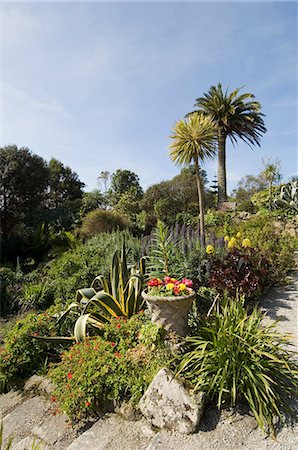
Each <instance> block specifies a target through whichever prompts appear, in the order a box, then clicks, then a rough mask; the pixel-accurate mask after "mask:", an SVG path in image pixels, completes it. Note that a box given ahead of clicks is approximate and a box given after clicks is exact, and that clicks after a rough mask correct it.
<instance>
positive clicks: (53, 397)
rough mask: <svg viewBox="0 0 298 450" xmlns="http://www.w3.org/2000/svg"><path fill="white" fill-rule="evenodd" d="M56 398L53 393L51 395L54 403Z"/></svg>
mask: <svg viewBox="0 0 298 450" xmlns="http://www.w3.org/2000/svg"><path fill="white" fill-rule="evenodd" d="M56 400H57V399H56V397H55V396H54V395H53V396H52V397H51V401H52V402H53V403H54V402H55V401H56Z"/></svg>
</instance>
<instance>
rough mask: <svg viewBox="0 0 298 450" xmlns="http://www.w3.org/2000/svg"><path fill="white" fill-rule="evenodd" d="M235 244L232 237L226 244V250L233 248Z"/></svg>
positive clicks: (235, 241) (234, 239)
mask: <svg viewBox="0 0 298 450" xmlns="http://www.w3.org/2000/svg"><path fill="white" fill-rule="evenodd" d="M236 243H237V240H236V238H234V237H232V238H231V239H230V240H229V242H228V248H234V247H235V245H236Z"/></svg>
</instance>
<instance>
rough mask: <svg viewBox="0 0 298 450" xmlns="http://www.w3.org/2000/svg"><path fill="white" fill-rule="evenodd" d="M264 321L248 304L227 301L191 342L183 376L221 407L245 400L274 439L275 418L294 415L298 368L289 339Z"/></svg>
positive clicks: (257, 310)
mask: <svg viewBox="0 0 298 450" xmlns="http://www.w3.org/2000/svg"><path fill="white" fill-rule="evenodd" d="M264 318H265V317H264V314H263V313H262V312H261V310H259V309H257V308H255V309H254V310H253V312H252V313H251V314H248V312H247V310H246V308H245V307H244V302H243V301H240V300H234V301H224V302H223V304H222V306H221V307H220V309H219V310H217V311H216V312H215V313H214V314H213V315H212V316H211V317H210V318H208V319H205V322H204V323H201V324H200V326H199V327H198V334H197V335H196V336H192V337H189V338H187V339H186V342H187V344H188V346H189V347H188V350H187V351H186V353H185V355H184V356H183V359H182V361H181V364H180V367H179V373H180V372H182V373H183V374H184V376H185V377H186V378H188V379H190V380H191V381H192V382H193V383H194V385H195V389H196V390H203V391H205V392H206V393H207V396H208V398H209V399H210V400H216V402H217V405H218V407H221V405H222V404H223V403H224V402H229V403H230V404H231V405H232V406H233V405H235V403H236V402H237V401H238V400H239V399H241V398H242V399H243V398H244V399H245V400H246V401H247V403H248V405H249V407H250V409H251V411H252V412H253V414H254V416H255V418H256V421H257V423H258V425H259V426H260V428H261V429H262V430H265V429H266V426H268V427H269V432H271V433H272V434H274V431H275V430H274V419H275V418H276V417H278V418H279V419H280V420H283V413H286V414H292V411H291V408H290V406H289V401H290V399H291V397H296V398H298V379H297V376H298V364H297V362H296V361H295V359H294V358H293V357H294V355H295V352H292V351H290V350H288V349H287V346H288V345H289V341H288V339H287V337H286V336H285V335H283V334H281V333H279V332H278V331H277V330H276V327H275V323H273V324H269V325H268V324H267V325H265V321H264ZM296 355H297V353H296Z"/></svg>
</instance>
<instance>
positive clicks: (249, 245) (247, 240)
mask: <svg viewBox="0 0 298 450" xmlns="http://www.w3.org/2000/svg"><path fill="white" fill-rule="evenodd" d="M242 247H244V248H247V247H251V241H250V240H249V239H247V238H245V239H243V241H242Z"/></svg>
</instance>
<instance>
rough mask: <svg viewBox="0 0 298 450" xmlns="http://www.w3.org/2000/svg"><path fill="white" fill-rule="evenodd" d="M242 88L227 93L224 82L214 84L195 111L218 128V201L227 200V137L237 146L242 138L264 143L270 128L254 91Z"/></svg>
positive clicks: (256, 143)
mask: <svg viewBox="0 0 298 450" xmlns="http://www.w3.org/2000/svg"><path fill="white" fill-rule="evenodd" d="M241 89H242V88H237V89H235V90H234V91H232V92H231V93H228V90H226V91H225V92H224V91H223V89H222V85H221V84H220V83H218V85H217V86H211V87H210V89H209V91H208V92H207V93H204V94H203V97H199V98H197V99H196V102H195V105H194V106H195V107H196V108H197V109H196V110H195V111H193V112H191V113H190V114H189V115H191V114H193V113H194V112H201V113H203V114H204V115H205V116H208V117H210V118H211V119H212V121H213V123H214V124H215V127H216V136H217V149H218V174H217V180H218V201H219V202H224V201H226V200H227V180H226V178H227V177H226V140H227V137H229V139H230V140H231V142H232V144H233V145H235V144H236V143H237V140H238V139H240V140H242V141H244V142H245V143H247V144H248V145H249V146H250V147H252V146H253V145H258V146H260V138H261V136H262V134H263V133H265V132H266V131H267V130H266V128H265V125H264V121H263V118H262V117H263V116H264V114H262V113H261V112H260V111H261V105H260V103H259V102H257V101H255V100H254V98H255V97H254V95H252V94H250V93H245V94H241V95H240V94H239V92H240V90H241Z"/></svg>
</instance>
